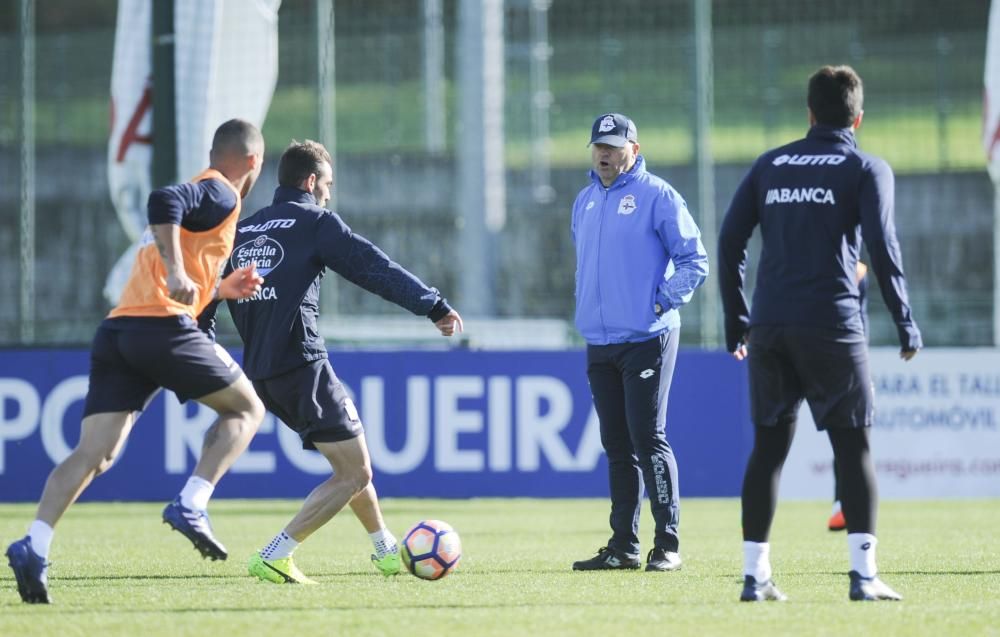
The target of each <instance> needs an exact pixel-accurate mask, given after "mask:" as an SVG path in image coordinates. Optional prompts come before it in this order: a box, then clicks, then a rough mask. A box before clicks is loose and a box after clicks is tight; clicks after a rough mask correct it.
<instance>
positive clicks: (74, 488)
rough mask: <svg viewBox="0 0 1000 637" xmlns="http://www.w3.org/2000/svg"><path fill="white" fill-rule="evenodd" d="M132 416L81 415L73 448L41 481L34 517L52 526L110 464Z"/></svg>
mask: <svg viewBox="0 0 1000 637" xmlns="http://www.w3.org/2000/svg"><path fill="white" fill-rule="evenodd" d="M135 417H136V412H127V411H121V412H111V413H104V414H92V415H90V416H87V417H86V418H84V419H83V423H82V424H81V425H80V441H79V442H78V443H77V445H76V448H74V449H73V451H72V452H71V453H70V454H69V455H68V456H67V457H66V459H65V460H63V461H62V462H60V463H59V466H57V467H56V468H55V469H53V470H52V473H50V474H49V478H48V480H46V481H45V490H44V491H42V499H41V500H40V501H39V502H38V513H37V514H36V516H35V517H36V518H37V519H38V520H41V521H42V522H45V523H46V524H48V525H49V526H51V527H55V525H56V524H57V523H58V522H59V519H60V518H61V517H62V516H63V514H64V513H65V512H66V510H67V509H69V507H70V505H72V504H73V503H74V502H76V499H77V498H78V497H80V494H81V493H83V490H84V489H86V488H87V486H88V485H89V484H90V483H91V481H92V480H93V479H94V478H95V477H97V476H99V475H101V474H102V473H104V472H105V471H107V470H108V469H110V468H111V465H112V464H113V463H114V461H115V458H116V457H117V456H118V453H119V452H120V451H121V449H122V446H123V445H124V444H125V440H126V439H127V438H128V435H129V432H130V431H132V425H133V424H134V423H135Z"/></svg>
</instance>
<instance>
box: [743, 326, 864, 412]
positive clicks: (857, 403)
mask: <svg viewBox="0 0 1000 637" xmlns="http://www.w3.org/2000/svg"><path fill="white" fill-rule="evenodd" d="M747 345H748V349H749V357H748V358H747V362H748V363H749V371H750V411H751V416H752V418H753V423H754V424H755V425H757V426H759V427H773V426H775V425H778V424H781V423H785V422H790V421H794V420H795V418H796V415H797V413H798V410H799V406H800V405H801V404H802V400H803V399H805V400H806V401H807V402H808V403H809V410H810V411H811V412H812V416H813V420H814V421H815V422H816V428H817V429H819V430H821V431H822V430H824V429H828V428H839V427H846V428H855V427H870V426H871V424H872V417H873V405H872V403H873V400H872V381H871V373H870V372H869V368H868V344H867V343H866V342H865V337H864V334H861V333H855V332H851V331H847V330H835V329H827V328H818V327H800V326H793V325H754V326H753V327H752V328H751V329H750V338H749V341H748V344H747Z"/></svg>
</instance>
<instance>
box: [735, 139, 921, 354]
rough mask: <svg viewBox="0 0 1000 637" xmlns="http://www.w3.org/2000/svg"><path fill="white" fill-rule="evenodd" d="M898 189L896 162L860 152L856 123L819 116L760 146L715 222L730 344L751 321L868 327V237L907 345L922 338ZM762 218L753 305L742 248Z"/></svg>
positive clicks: (914, 345) (739, 338)
mask: <svg viewBox="0 0 1000 637" xmlns="http://www.w3.org/2000/svg"><path fill="white" fill-rule="evenodd" d="M894 188H895V181H894V177H893V174H892V169H891V168H890V167H889V165H888V164H887V163H886V162H885V161H883V160H882V159H880V158H878V157H875V156H873V155H869V154H867V153H864V152H862V151H860V150H859V149H858V147H857V143H856V141H855V139H854V133H853V132H852V131H851V129H838V128H833V127H829V126H822V125H816V126H813V127H812V128H811V129H810V130H809V132H808V134H807V135H806V137H805V138H804V139H800V140H798V141H796V142H793V143H791V144H788V145H785V146H782V147H780V148H776V149H774V150H771V151H768V152H766V153H764V154H763V155H761V156H760V157H759V158H758V159H757V161H756V162H754V164H753V167H752V168H751V169H750V171H749V172H748V173H747V175H746V176H745V177H744V179H743V181H742V182H741V183H740V185H739V187H738V188H737V190H736V193H735V195H733V200H732V203H731V204H730V206H729V210H728V212H727V213H726V217H725V219H724V220H723V223H722V228H721V229H720V231H719V287H720V289H721V292H722V304H723V311H724V312H725V330H726V347H727V348H728V350H729V351H735V350H736V348H737V347H738V345H739V343H740V342H741V341H742V340H743V338H744V337H745V335H746V332H747V330H748V329H749V328H750V326H752V325H804V326H816V327H829V328H835V329H845V330H850V331H856V332H859V333H861V332H864V323H863V320H862V308H861V302H860V291H859V289H858V282H857V276H856V267H857V261H858V256H859V254H860V251H861V241H862V237H863V239H864V242H865V245H866V246H867V248H868V253H869V255H870V258H871V266H872V270H874V272H875V276H876V277H877V278H878V282H879V287H880V289H881V291H882V298H883V299H884V300H885V303H886V306H887V307H888V308H889V312H890V314H891V315H892V318H893V321H894V322H895V323H896V329H897V332H898V335H899V342H900V344H901V346H902V348H903V349H906V350H912V349H919V348H920V347H922V346H923V342H922V339H921V335H920V330H919V328H918V327H917V324H916V322H915V321H914V320H913V317H912V314H911V311H910V305H909V301H908V298H907V291H906V278H905V276H904V274H903V259H902V255H901V254H900V249H899V242H898V241H897V239H896V225H895V212H894V196H895V192H894ZM757 226H760V232H761V238H762V250H761V255H760V265H759V268H758V272H757V285H756V288H755V290H754V295H753V304H752V308H748V307H747V302H746V297H745V296H744V294H743V285H744V274H745V268H746V261H747V251H746V247H747V242H748V241H749V239H750V236H751V234H752V233H753V230H754V228H756V227H757Z"/></svg>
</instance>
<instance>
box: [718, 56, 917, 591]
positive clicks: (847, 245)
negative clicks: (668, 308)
mask: <svg viewBox="0 0 1000 637" xmlns="http://www.w3.org/2000/svg"><path fill="white" fill-rule="evenodd" d="M862 99H863V95H862V85H861V78H860V77H858V75H857V73H855V72H854V70H853V69H851V68H850V67H847V66H839V67H830V66H826V67H823V68H821V69H820V70H819V71H817V72H816V73H815V74H813V76H812V77H811V78H810V80H809V94H808V105H809V123H810V126H811V128H810V129H809V132H808V134H807V135H806V137H805V139H801V140H799V141H796V142H793V143H791V144H788V145H786V146H782V147H780V148H777V149H775V150H771V151H769V152H767V153H764V154H763V155H761V156H760V158H758V159H757V161H756V162H755V163H754V165H753V167H752V168H751V169H750V172H749V173H748V174H747V176H746V177H745V178H744V179H743V182H742V183H741V184H740V186H739V188H738V189H737V191H736V194H735V195H734V196H733V201H732V203H731V204H730V207H729V211H728V212H727V213H726V217H725V220H724V221H723V223H722V228H721V230H720V232H719V287H720V289H721V292H722V302H723V309H724V312H725V329H726V347H727V349H728V351H730V352H732V353H733V356H734V357H735V358H736V359H737V360H743V359H744V358H747V357H748V356H749V358H748V364H749V372H750V373H749V377H750V405H751V412H752V414H751V416H752V420H753V424H754V431H755V436H754V448H753V452H752V453H751V456H750V460H749V463H748V465H747V469H746V475H745V477H744V480H743V494H742V501H743V540H744V542H743V547H744V576H745V577H744V588H743V593H742V595H741V599H742V600H744V601H760V600H767V599H771V600H773V599H784V596H783V595H782V594H781V593H780V592H779V591H778V590H777V588H775V586H774V584H773V582H772V581H771V565H770V559H769V552H770V546H769V544H768V536H769V534H770V529H771V521H772V519H773V517H774V511H775V507H776V505H777V485H778V478H779V476H780V474H781V467H782V464H783V463H784V460H785V457H786V455H787V454H788V449H789V446H790V445H791V440H792V436H793V435H794V432H795V417H796V413H797V411H798V408H799V405H800V404H801V402H802V400H803V399H805V400H807V401H808V403H809V407H810V409H811V411H812V414H813V419H814V420H815V422H816V426H817V428H818V429H820V430H825V431H827V434H828V435H829V437H830V442H831V444H832V446H833V453H834V459H835V462H836V465H837V475H838V478H839V480H840V482H841V491H842V493H841V495H842V498H843V503H842V504H843V511H844V517H845V518H846V521H847V532H848V535H847V539H848V547H849V552H850V562H851V570H850V589H849V597H850V599H852V600H882V599H889V600H894V599H899V595H897V594H896V593H895V592H894V591H892V590H891V589H890V588H889V587H888V586H886V585H885V584H884V583H883V582H882V581H881V580H879V579H878V578H877V577H876V566H875V544H876V539H875V517H876V509H877V497H876V486H875V471H874V466H873V464H872V460H871V454H870V451H869V444H868V433H869V431H870V427H871V424H872V416H873V411H872V384H871V376H870V373H869V369H868V351H867V347H866V339H865V328H864V323H863V316H864V315H863V311H862V307H861V302H860V296H861V294H860V291H859V289H858V277H857V262H858V256H859V254H860V251H861V240H862V238H864V242H865V245H866V246H867V248H868V253H869V255H870V258H871V265H872V270H873V271H874V273H875V277H876V278H877V279H878V282H879V288H880V290H881V292H882V298H883V299H884V300H885V303H886V305H887V306H888V308H889V312H890V314H891V315H892V318H893V321H894V322H895V323H896V330H897V333H898V335H899V342H900V346H901V350H900V356H901V357H902V358H903V359H904V360H910V359H911V358H913V356H914V355H915V354H916V352H917V350H919V349H920V348H921V347H922V346H923V343H922V341H921V336H920V330H919V329H918V328H917V325H916V323H915V322H914V320H913V317H912V316H911V312H910V305H909V302H908V300H907V294H906V279H905V277H904V275H903V260H902V256H901V254H900V249H899V243H898V242H897V240H896V227H895V219H894V210H893V196H894V193H893V187H894V185H893V175H892V170H891V169H890V168H889V165H888V164H887V163H886V162H884V161H883V160H881V159H879V158H878V157H874V156H872V155H869V154H867V153H863V152H861V151H860V150H858V147H857V143H856V141H855V138H854V130H855V129H857V128H858V126H860V125H861V117H862V114H863V111H862ZM757 226H759V227H760V233H761V238H762V248H761V255H760V266H759V268H758V273H757V285H756V289H755V290H754V297H753V306H752V309H751V310H750V311H748V309H747V304H746V299H745V298H744V296H743V284H744V281H743V275H744V269H745V266H746V258H747V253H746V246H747V241H748V240H749V238H750V235H751V234H752V232H753V230H754V228H755V227H757Z"/></svg>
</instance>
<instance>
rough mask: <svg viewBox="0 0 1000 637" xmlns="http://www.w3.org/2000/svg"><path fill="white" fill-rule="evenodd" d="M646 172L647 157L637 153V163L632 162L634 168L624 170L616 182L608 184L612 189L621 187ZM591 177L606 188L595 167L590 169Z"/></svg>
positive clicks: (609, 188)
mask: <svg viewBox="0 0 1000 637" xmlns="http://www.w3.org/2000/svg"><path fill="white" fill-rule="evenodd" d="M644 172H646V158H645V157H643V156H642V155H636V156H635V163H634V164H632V168H631V169H630V170H629V171H628V172H624V173H622V174H620V175H618V177H617V179H615V181H614V183H612V184H611V185H610V186H608V190H611V189H613V188H621V187H622V186H624V185H626V184H629V183H631V182H633V181H635V179H636V178H637V177H638V176H639V175H641V174H643V173H644ZM590 178H591V180H593V182H594V183H595V184H597V185H598V186H600V187H601V188H604V184H603V183H602V182H601V177H600V175H598V174H597V173H596V172H594V169H593V168H591V169H590Z"/></svg>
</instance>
